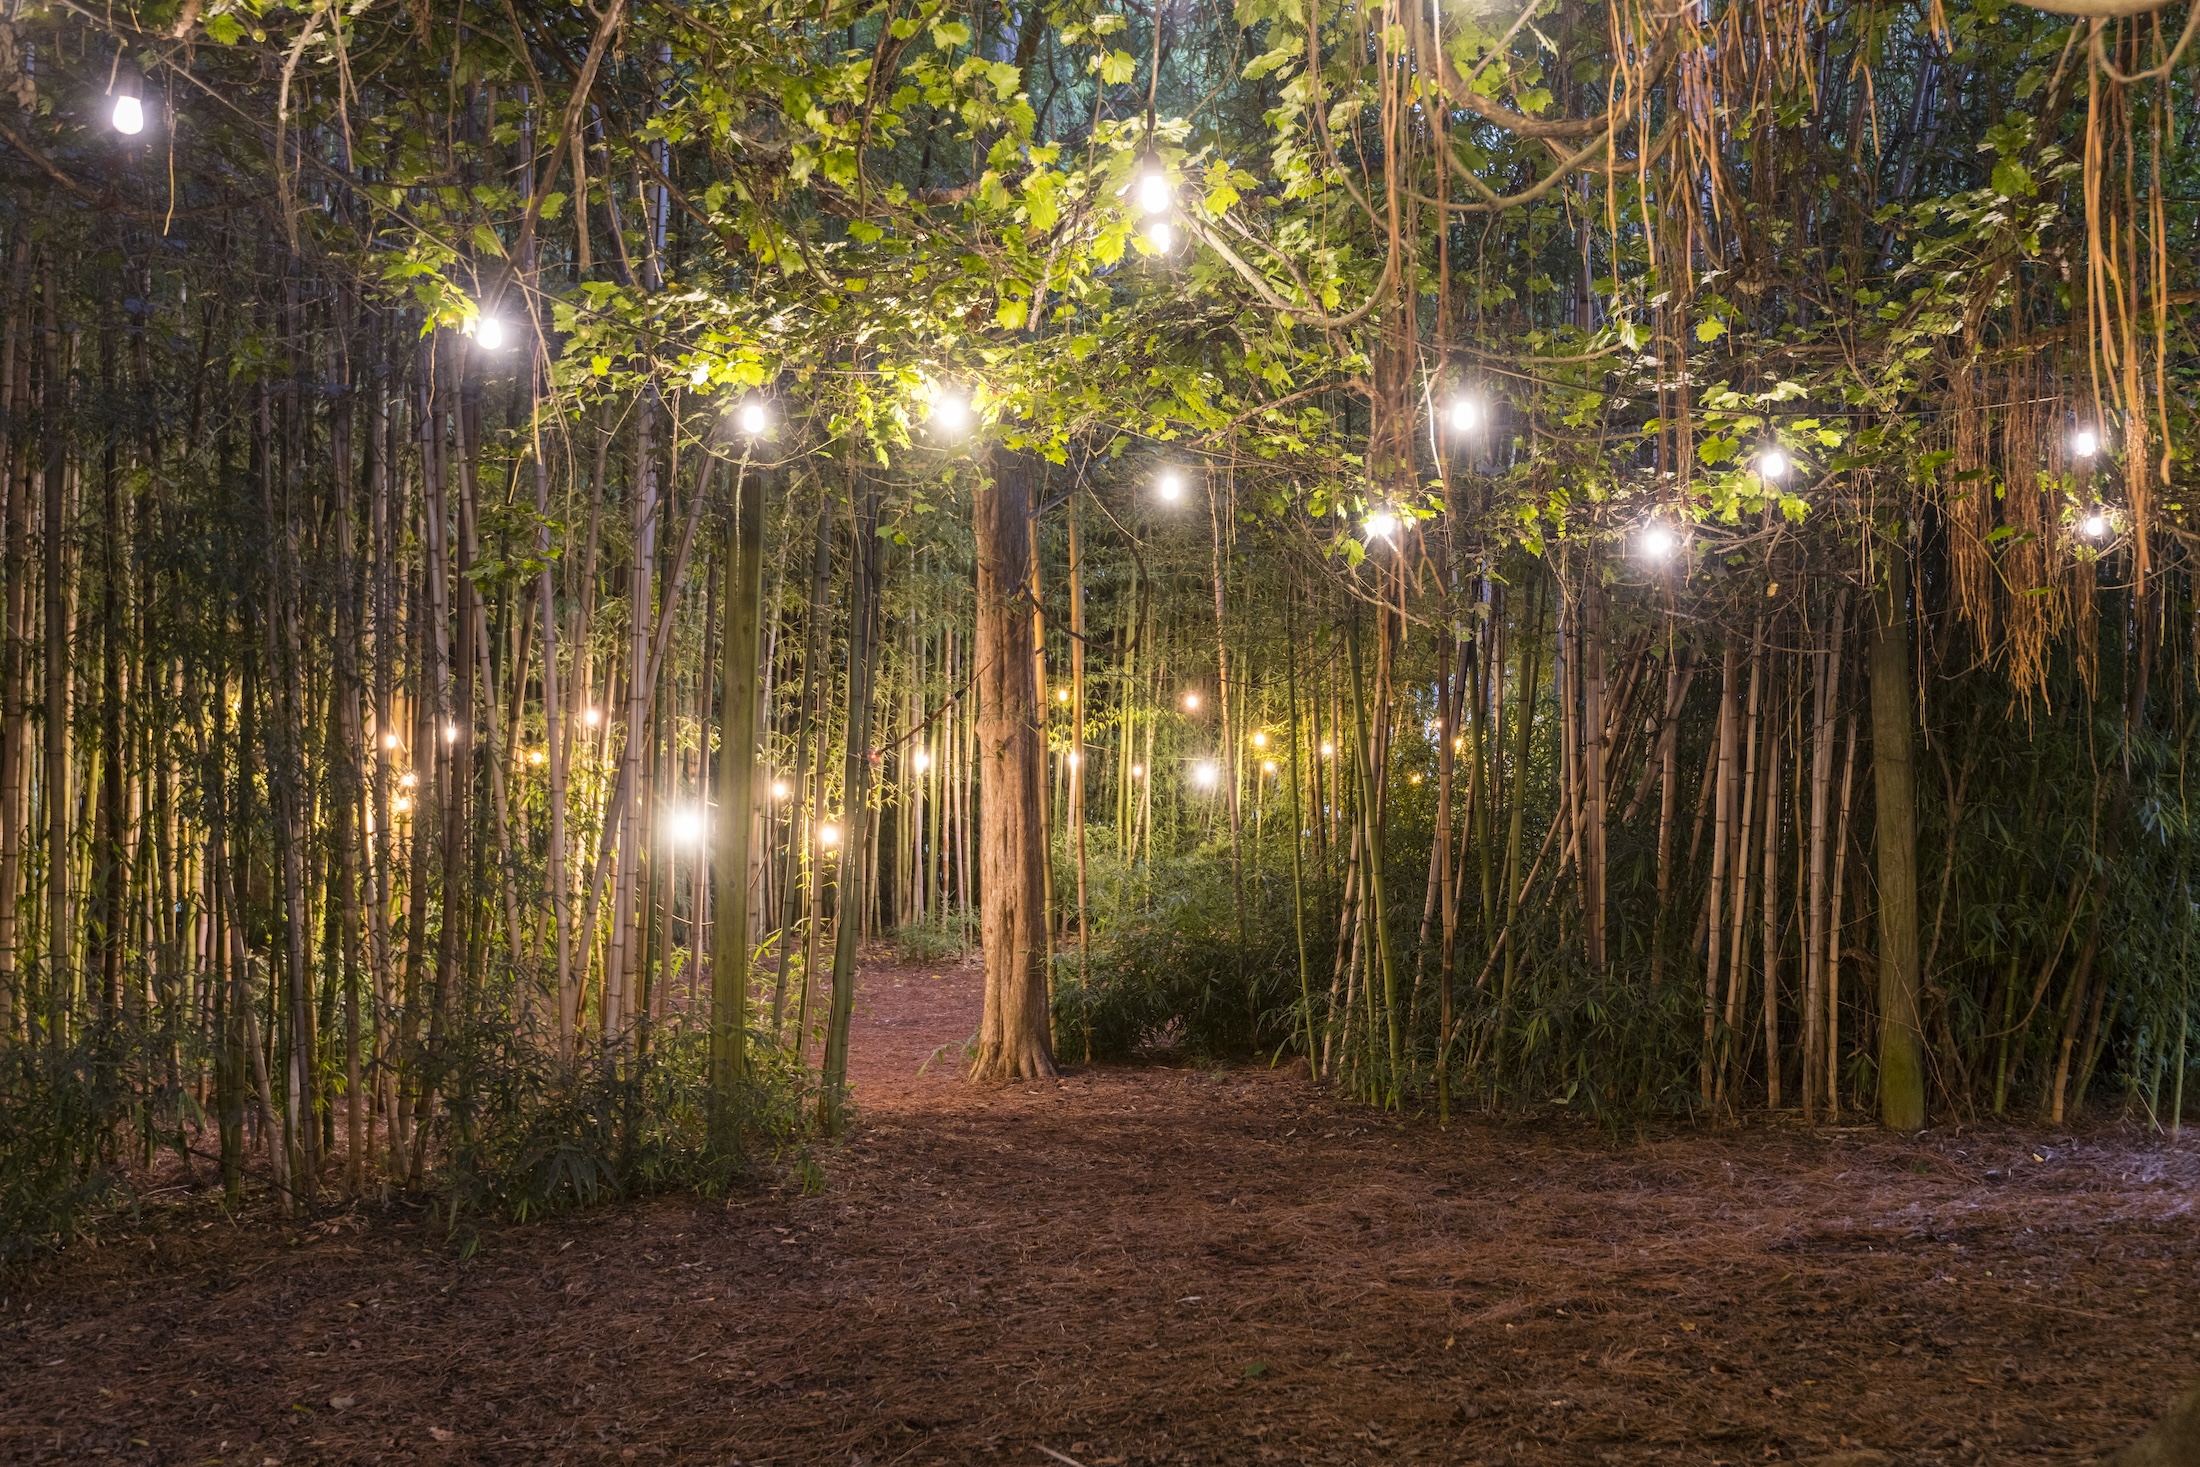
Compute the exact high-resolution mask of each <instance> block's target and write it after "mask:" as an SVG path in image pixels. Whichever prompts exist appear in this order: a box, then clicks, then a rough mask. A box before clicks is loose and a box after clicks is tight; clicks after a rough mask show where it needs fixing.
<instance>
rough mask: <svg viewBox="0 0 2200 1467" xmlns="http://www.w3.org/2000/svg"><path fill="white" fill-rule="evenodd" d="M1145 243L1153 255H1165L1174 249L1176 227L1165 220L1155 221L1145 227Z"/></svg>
mask: <svg viewBox="0 0 2200 1467" xmlns="http://www.w3.org/2000/svg"><path fill="white" fill-rule="evenodd" d="M1146 243H1147V244H1149V245H1151V246H1153V250H1154V253H1155V254H1157V255H1165V254H1167V253H1168V252H1169V251H1171V250H1173V249H1175V248H1176V227H1175V226H1174V225H1172V224H1170V223H1169V221H1168V220H1166V219H1156V220H1154V221H1153V222H1152V223H1150V224H1148V225H1147V226H1146Z"/></svg>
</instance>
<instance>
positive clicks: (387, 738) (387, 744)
mask: <svg viewBox="0 0 2200 1467" xmlns="http://www.w3.org/2000/svg"><path fill="white" fill-rule="evenodd" d="M382 747H383V748H385V749H394V748H396V747H397V735H396V734H393V733H386V734H384V735H382Z"/></svg>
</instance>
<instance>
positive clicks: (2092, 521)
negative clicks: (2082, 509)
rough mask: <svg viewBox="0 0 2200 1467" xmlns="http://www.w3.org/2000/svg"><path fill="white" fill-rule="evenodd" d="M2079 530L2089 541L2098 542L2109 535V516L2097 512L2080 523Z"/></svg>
mask: <svg viewBox="0 0 2200 1467" xmlns="http://www.w3.org/2000/svg"><path fill="white" fill-rule="evenodd" d="M2078 529H2079V532H2080V533H2082V534H2083V535H2084V536H2085V537H2086V538H2087V539H2088V540H2098V539H2100V538H2101V537H2102V536H2103V535H2105V534H2107V533H2108V516H2107V515H2105V514H2102V513H2101V512H2100V511H2099V510H2095V511H2094V512H2093V513H2091V514H2089V515H2087V516H2086V517H2085V518H2084V519H2083V520H2081V521H2080V522H2079V524H2078Z"/></svg>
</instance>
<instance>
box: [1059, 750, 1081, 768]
mask: <svg viewBox="0 0 2200 1467" xmlns="http://www.w3.org/2000/svg"><path fill="white" fill-rule="evenodd" d="M1062 757H1063V758H1065V759H1067V760H1068V761H1069V767H1070V768H1072V769H1075V768H1076V767H1077V766H1078V765H1080V764H1082V763H1084V762H1085V761H1084V760H1083V759H1082V758H1081V757H1079V755H1078V754H1077V753H1076V752H1075V751H1074V750H1072V751H1071V752H1070V753H1068V754H1065V755H1063V756H1062Z"/></svg>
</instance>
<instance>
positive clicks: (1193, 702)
mask: <svg viewBox="0 0 2200 1467" xmlns="http://www.w3.org/2000/svg"><path fill="white" fill-rule="evenodd" d="M1184 711H1185V712H1186V713H1197V712H1198V711H1199V694H1197V693H1186V694H1185V695H1184Z"/></svg>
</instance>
